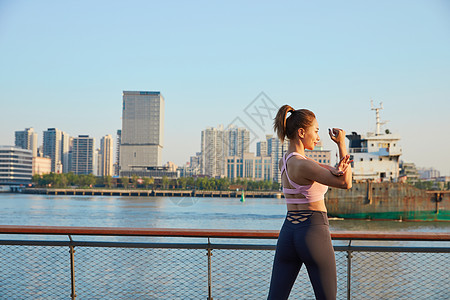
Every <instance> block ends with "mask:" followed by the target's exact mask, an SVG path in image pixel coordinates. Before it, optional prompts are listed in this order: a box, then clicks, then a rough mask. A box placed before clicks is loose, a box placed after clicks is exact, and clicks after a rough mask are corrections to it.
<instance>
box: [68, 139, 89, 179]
mask: <svg viewBox="0 0 450 300" xmlns="http://www.w3.org/2000/svg"><path fill="white" fill-rule="evenodd" d="M94 146H95V139H94V138H90V137H89V136H88V135H79V136H78V137H76V138H73V145H72V151H71V152H72V159H71V162H72V163H71V168H70V171H71V172H73V173H75V174H86V175H87V174H93V173H94V167H95V148H94Z"/></svg>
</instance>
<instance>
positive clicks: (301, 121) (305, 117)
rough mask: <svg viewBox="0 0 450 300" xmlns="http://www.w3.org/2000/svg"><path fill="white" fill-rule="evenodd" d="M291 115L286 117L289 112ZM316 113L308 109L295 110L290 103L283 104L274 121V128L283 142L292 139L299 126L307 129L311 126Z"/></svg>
mask: <svg viewBox="0 0 450 300" xmlns="http://www.w3.org/2000/svg"><path fill="white" fill-rule="evenodd" d="M288 112H290V113H291V115H290V116H289V117H287V118H286V115H287V113H288ZM315 118H316V115H315V114H314V113H313V112H312V111H310V110H308V109H298V110H295V109H293V108H292V107H291V106H289V105H287V104H286V105H283V106H282V107H281V108H280V109H279V110H278V113H277V115H276V117H275V119H274V122H273V130H274V131H275V132H276V133H277V135H278V138H279V139H280V140H281V142H284V139H285V138H286V137H287V138H288V139H292V138H294V137H295V136H296V133H297V130H298V129H299V128H303V129H305V130H306V129H307V128H308V127H309V126H311V124H312V122H313V120H314V119H315Z"/></svg>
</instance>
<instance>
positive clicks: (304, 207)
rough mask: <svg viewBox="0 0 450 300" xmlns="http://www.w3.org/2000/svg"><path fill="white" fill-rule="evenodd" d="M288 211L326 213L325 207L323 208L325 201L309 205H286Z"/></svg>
mask: <svg viewBox="0 0 450 300" xmlns="http://www.w3.org/2000/svg"><path fill="white" fill-rule="evenodd" d="M287 210H288V211H301V210H305V211H319V212H325V213H326V212H327V207H326V206H325V201H324V200H321V201H316V202H310V203H301V204H300V203H287Z"/></svg>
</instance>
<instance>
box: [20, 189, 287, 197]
mask: <svg viewBox="0 0 450 300" xmlns="http://www.w3.org/2000/svg"><path fill="white" fill-rule="evenodd" d="M22 192H23V193H26V194H43V195H72V196H137V197H154V196H156V197H215V198H240V197H241V194H242V191H204V190H129V189H123V190H122V189H48V188H27V189H24V190H23V191H22ZM245 197H246V198H277V199H281V198H282V197H283V194H282V193H281V192H275V191H245Z"/></svg>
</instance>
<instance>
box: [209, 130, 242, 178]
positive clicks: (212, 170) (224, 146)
mask: <svg viewBox="0 0 450 300" xmlns="http://www.w3.org/2000/svg"><path fill="white" fill-rule="evenodd" d="M249 144H250V132H249V131H248V130H247V129H245V128H237V127H231V128H228V129H226V130H224V129H223V126H222V125H219V126H218V128H214V127H209V128H207V129H205V130H203V131H202V137H201V173H202V174H204V175H208V176H211V177H220V176H226V173H227V171H226V167H225V164H226V157H228V156H239V157H241V156H242V155H244V154H245V153H248V152H249V147H250V145H249Z"/></svg>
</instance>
